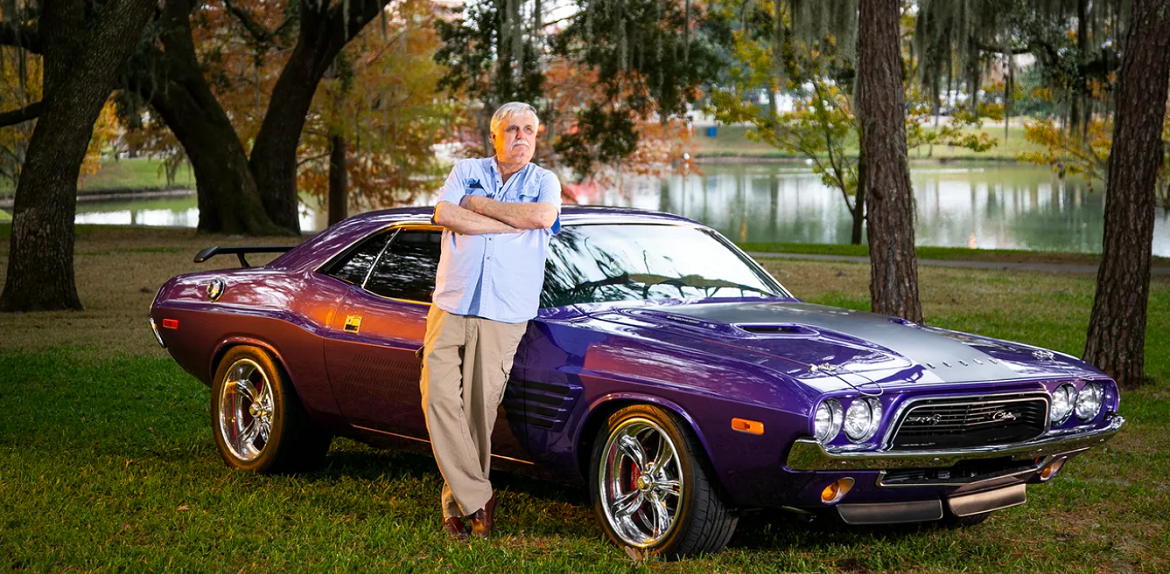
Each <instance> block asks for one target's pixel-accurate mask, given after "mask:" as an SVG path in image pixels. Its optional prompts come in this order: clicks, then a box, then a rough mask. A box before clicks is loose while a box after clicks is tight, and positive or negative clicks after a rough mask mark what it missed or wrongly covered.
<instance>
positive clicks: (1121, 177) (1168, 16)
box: [1084, 0, 1170, 387]
mask: <svg viewBox="0 0 1170 574" xmlns="http://www.w3.org/2000/svg"><path fill="white" fill-rule="evenodd" d="M1124 49H1125V53H1124V57H1123V59H1122V65H1121V75H1120V77H1119V78H1118V82H1117V83H1118V90H1117V113H1116V117H1115V119H1114V124H1113V125H1114V127H1113V150H1112V153H1111V154H1110V156H1109V178H1108V189H1107V192H1106V196H1105V242H1104V245H1103V251H1102V255H1101V266H1100V268H1099V269H1098V271H1097V294H1096V297H1095V298H1094V300H1093V312H1092V315H1091V316H1090V319H1089V335H1088V340H1087V342H1086V344H1085V356H1084V358H1085V360H1086V361H1088V362H1090V363H1092V364H1093V365H1095V366H1096V367H1097V368H1099V369H1101V370H1103V371H1105V372H1106V373H1109V374H1110V375H1111V376H1112V377H1114V378H1115V379H1116V380H1117V382H1118V383H1119V384H1121V385H1122V386H1130V387H1133V386H1137V385H1140V384H1141V383H1142V381H1143V377H1144V372H1143V367H1144V363H1145V343H1146V305H1147V302H1148V300H1149V294H1150V253H1151V250H1152V244H1153V236H1154V210H1155V197H1154V183H1155V181H1156V179H1157V177H1158V169H1159V167H1161V165H1162V145H1163V144H1162V137H1161V135H1162V134H1161V132H1162V118H1163V117H1164V116H1165V114H1166V97H1167V81H1168V76H1170V2H1167V1H1166V0H1135V2H1134V3H1133V15H1132V19H1131V24H1130V28H1129V33H1128V35H1127V38H1126V42H1125V46H1124Z"/></svg>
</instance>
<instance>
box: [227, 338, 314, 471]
mask: <svg viewBox="0 0 1170 574" xmlns="http://www.w3.org/2000/svg"><path fill="white" fill-rule="evenodd" d="M211 426H212V429H213V433H212V434H214V435H215V445H216V447H217V448H218V450H219V454H220V456H222V457H223V459H224V462H226V463H227V464H228V466H231V467H232V468H239V469H242V470H250V471H254V472H258V473H261V474H273V473H282V472H293V471H298V470H308V469H311V468H315V467H317V466H319V465H320V464H321V463H322V462H323V461H324V459H325V453H326V452H328V450H329V443H330V442H331V441H332V440H333V437H332V436H331V435H330V434H329V433H326V432H324V431H322V430H320V429H319V428H318V427H317V426H316V425H315V424H314V423H313V421H311V420H310V419H309V415H308V413H306V412H305V409H304V407H303V406H302V405H301V401H300V399H299V398H298V397H297V395H296V391H295V390H294V389H293V387H292V384H291V383H290V382H289V380H288V376H287V375H286V374H285V372H284V369H283V368H281V367H280V365H279V364H277V363H276V361H274V360H273V359H272V357H271V356H270V355H269V354H268V353H267V352H265V351H264V350H263V349H260V348H257V347H251V346H238V347H233V348H231V349H229V350H228V352H227V354H225V355H224V357H223V359H222V360H221V361H220V363H219V367H218V368H217V369H216V372H215V379H214V381H213V383H212V387H211Z"/></svg>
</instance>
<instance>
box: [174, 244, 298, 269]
mask: <svg viewBox="0 0 1170 574" xmlns="http://www.w3.org/2000/svg"><path fill="white" fill-rule="evenodd" d="M292 248H293V246H292V245H247V246H239V247H208V248H207V249H204V250H203V251H200V252H199V253H196V254H195V262H196V263H203V262H204V261H207V260H208V259H211V258H212V257H215V256H216V255H231V254H235V256H236V257H238V258H239V259H240V266H241V267H251V265H248V260H247V259H244V256H245V255H247V254H249V253H284V252H286V251H288V250H289V249H292Z"/></svg>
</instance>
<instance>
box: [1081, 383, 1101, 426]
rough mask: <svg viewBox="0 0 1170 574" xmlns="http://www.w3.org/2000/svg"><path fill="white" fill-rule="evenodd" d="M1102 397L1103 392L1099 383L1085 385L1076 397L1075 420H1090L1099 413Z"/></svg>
mask: <svg viewBox="0 0 1170 574" xmlns="http://www.w3.org/2000/svg"><path fill="white" fill-rule="evenodd" d="M1104 397H1105V390H1104V389H1103V388H1102V386H1101V383H1085V386H1083V387H1081V393H1080V395H1079V396H1077V418H1078V419H1081V420H1082V421H1088V420H1092V419H1093V417H1095V416H1097V413H1098V412H1100V411H1101V399H1103V398H1104Z"/></svg>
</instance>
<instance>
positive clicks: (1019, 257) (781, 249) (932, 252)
mask: <svg viewBox="0 0 1170 574" xmlns="http://www.w3.org/2000/svg"><path fill="white" fill-rule="evenodd" d="M736 245H738V246H739V247H740V249H743V250H744V251H750V252H765V253H801V254H812V255H840V256H848V257H869V246H868V245H849V244H840V243H746V242H745V243H738V242H737V243H736ZM915 252H917V253H918V259H919V260H922V259H938V260H944V261H997V262H1004V263H1058V264H1068V265H1097V264H1098V263H1100V262H1101V256H1100V255H1097V254H1093V253H1061V252H1053V251H1026V250H1022V249H968V248H966V247H928V246H923V247H918V248H916V249H915ZM1150 264H1151V265H1152V266H1154V267H1170V258H1167V257H1157V256H1154V257H1152V258H1151V260H1150Z"/></svg>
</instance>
